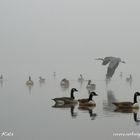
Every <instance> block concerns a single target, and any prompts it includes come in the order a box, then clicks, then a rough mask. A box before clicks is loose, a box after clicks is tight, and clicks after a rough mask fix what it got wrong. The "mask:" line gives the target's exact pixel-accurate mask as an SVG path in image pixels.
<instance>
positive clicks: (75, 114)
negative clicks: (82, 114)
mask: <svg viewBox="0 0 140 140" xmlns="http://www.w3.org/2000/svg"><path fill="white" fill-rule="evenodd" d="M76 105H77V104H74V103H73V104H64V105H60V104H57V103H56V104H55V105H54V106H52V107H53V108H59V109H70V114H71V117H72V118H76V117H77V115H78V114H77V112H74V109H75V106H76Z"/></svg>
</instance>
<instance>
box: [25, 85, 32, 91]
mask: <svg viewBox="0 0 140 140" xmlns="http://www.w3.org/2000/svg"><path fill="white" fill-rule="evenodd" d="M26 86H27V88H28V90H29V93H31V91H32V88H33V85H26Z"/></svg>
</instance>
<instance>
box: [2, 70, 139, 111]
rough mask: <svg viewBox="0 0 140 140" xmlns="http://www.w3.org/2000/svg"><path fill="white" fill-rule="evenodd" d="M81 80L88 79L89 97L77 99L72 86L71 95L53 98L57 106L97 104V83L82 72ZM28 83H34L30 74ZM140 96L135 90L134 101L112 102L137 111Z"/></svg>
mask: <svg viewBox="0 0 140 140" xmlns="http://www.w3.org/2000/svg"><path fill="white" fill-rule="evenodd" d="M53 75H54V76H56V73H55V72H54V73H53ZM120 77H122V73H120ZM0 79H1V80H2V79H3V75H1V76H0ZM39 81H40V83H41V82H42V83H43V82H45V78H42V77H41V76H40V77H39ZM78 81H79V82H83V81H88V84H87V86H86V88H87V90H88V91H89V97H88V98H83V99H77V100H76V99H75V97H74V93H75V92H78V90H77V89H76V88H72V89H71V92H70V97H57V98H54V99H53V100H54V101H55V106H61V107H62V106H66V105H75V104H79V107H84V106H85V107H92V106H96V103H95V101H94V100H93V96H98V95H97V94H96V93H95V88H96V85H95V84H93V83H91V80H84V78H83V76H82V74H80V77H79V78H78ZM126 81H132V75H131V74H130V76H129V77H128V78H126ZM26 85H28V86H32V85H34V82H33V81H32V79H31V76H29V79H28V80H27V81H26ZM69 85H70V82H69V80H67V79H66V78H64V79H62V80H61V82H60V86H61V87H62V88H68V87H69ZM138 96H140V93H139V92H135V93H134V100H133V102H113V103H112V104H113V105H115V106H116V110H117V111H120V110H121V111H120V112H123V110H124V111H126V110H129V112H134V111H135V112H136V111H137V110H138V109H139V105H138V102H137V97H138Z"/></svg>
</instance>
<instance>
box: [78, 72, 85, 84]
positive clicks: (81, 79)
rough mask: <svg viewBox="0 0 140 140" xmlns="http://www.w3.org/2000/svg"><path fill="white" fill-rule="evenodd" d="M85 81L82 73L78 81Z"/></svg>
mask: <svg viewBox="0 0 140 140" xmlns="http://www.w3.org/2000/svg"><path fill="white" fill-rule="evenodd" d="M83 81H84V78H83V75H82V74H80V77H79V78H78V82H81V83H82V82H83Z"/></svg>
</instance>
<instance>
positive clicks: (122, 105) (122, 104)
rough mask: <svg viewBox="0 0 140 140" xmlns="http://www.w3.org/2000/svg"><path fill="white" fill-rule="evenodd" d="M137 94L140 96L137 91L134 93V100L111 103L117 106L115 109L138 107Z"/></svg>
mask: <svg viewBox="0 0 140 140" xmlns="http://www.w3.org/2000/svg"><path fill="white" fill-rule="evenodd" d="M137 96H140V93H139V92H136V93H135V94H134V102H114V103H113V104H114V105H115V106H116V107H117V109H139V105H138V103H137Z"/></svg>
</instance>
